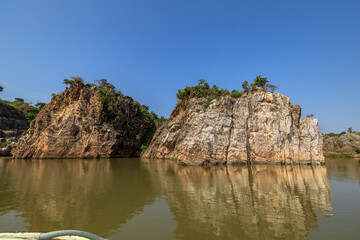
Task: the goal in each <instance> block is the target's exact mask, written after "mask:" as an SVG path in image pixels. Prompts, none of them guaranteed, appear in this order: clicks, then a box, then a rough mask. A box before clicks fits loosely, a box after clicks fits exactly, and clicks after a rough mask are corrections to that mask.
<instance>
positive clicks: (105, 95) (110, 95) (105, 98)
mask: <svg viewBox="0 0 360 240" xmlns="http://www.w3.org/2000/svg"><path fill="white" fill-rule="evenodd" d="M97 95H98V99H97V100H98V101H99V102H102V103H105V102H108V103H109V102H113V101H115V99H116V98H115V94H114V92H113V91H111V90H108V89H102V88H100V89H98V91H97Z"/></svg>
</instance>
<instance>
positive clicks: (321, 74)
mask: <svg viewBox="0 0 360 240" xmlns="http://www.w3.org/2000/svg"><path fill="white" fill-rule="evenodd" d="M359 11H360V1H358V0H356V1H346V0H342V1H331V0H326V1H316V0H312V1H295V0H286V1H285V0H284V1H277V0H266V1H265V0H264V1H260V0H254V1H250V0H249V1H225V0H224V1H220V0H219V1H211V0H206V1H197V0H192V1H187V0H181V1H180V0H159V1H157V0H153V1H138V0H131V1H127V0H121V1H120V0H119V1H111V0H106V1H103V0H99V1H91V0H58V1H54V0H43V1H37V0H32V1H28V0H24V1H21V0H1V1H0V85H2V86H3V87H4V92H2V93H0V97H1V98H2V99H8V100H12V99H14V98H15V97H22V98H24V99H25V100H26V101H30V102H33V103H36V102H37V101H42V102H49V101H50V98H51V96H50V95H51V93H58V92H61V91H62V90H63V89H64V86H63V85H62V80H63V79H64V78H69V77H70V76H81V77H83V78H84V79H85V81H87V82H92V81H93V80H95V79H99V78H106V79H108V81H109V82H111V83H113V84H114V85H115V86H116V87H117V88H118V89H119V90H121V91H122V92H123V93H124V94H126V95H129V96H131V97H133V98H134V99H136V100H138V101H139V102H140V103H142V104H145V105H148V106H149V107H150V110H152V111H154V112H155V113H157V114H158V115H163V116H168V115H169V114H170V113H171V110H172V109H173V107H174V106H175V104H176V96H175V94H176V92H177V89H179V88H184V87H185V86H186V85H195V84H196V83H197V80H198V79H200V78H205V79H206V80H207V81H208V82H210V83H212V84H216V85H218V86H220V87H223V88H227V89H229V90H232V89H241V83H242V82H243V81H244V80H247V81H252V80H253V79H254V78H255V76H256V75H260V74H261V75H262V76H266V77H268V79H269V80H270V82H271V83H273V84H275V85H277V86H279V92H281V93H283V94H285V95H287V96H289V97H290V98H291V100H292V103H293V104H299V105H300V106H301V107H302V109H303V115H306V114H309V113H313V114H314V115H315V118H318V119H319V127H320V130H321V131H322V132H323V133H327V132H340V131H344V130H347V128H348V127H353V128H354V130H357V131H360V111H359V102H360V101H359V100H360V80H359V79H358V77H359V76H360V31H359V29H360V14H359Z"/></svg>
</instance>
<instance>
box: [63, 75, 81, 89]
mask: <svg viewBox="0 0 360 240" xmlns="http://www.w3.org/2000/svg"><path fill="white" fill-rule="evenodd" d="M83 83H84V80H83V79H82V78H81V77H79V76H78V77H71V79H64V80H63V84H65V85H70V87H72V86H75V85H79V84H83Z"/></svg>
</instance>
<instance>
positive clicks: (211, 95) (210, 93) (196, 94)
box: [176, 75, 277, 108]
mask: <svg viewBox="0 0 360 240" xmlns="http://www.w3.org/2000/svg"><path fill="white" fill-rule="evenodd" d="M241 86H242V88H243V89H244V92H247V91H248V90H249V87H250V86H254V87H255V86H256V87H261V88H262V89H263V90H264V91H266V90H268V91H270V92H272V93H273V92H275V91H276V90H277V86H275V85H272V84H270V83H269V81H268V80H267V78H264V77H261V75H259V76H257V77H256V78H255V79H254V82H253V83H252V84H251V85H250V86H249V83H248V81H244V82H243V83H242V85H241ZM241 95H242V92H240V91H238V90H233V91H232V92H231V93H230V92H229V91H228V90H227V89H223V88H219V87H218V86H216V85H213V86H212V87H210V85H209V83H207V82H206V81H205V79H200V80H198V85H196V86H193V87H188V86H186V87H185V88H184V89H179V90H178V92H177V94H176V97H177V99H178V100H179V101H182V100H186V99H191V98H202V97H206V98H207V103H206V106H209V104H210V102H211V101H212V100H214V99H217V98H219V97H221V96H230V97H231V98H239V97H241ZM185 108H186V105H185Z"/></svg>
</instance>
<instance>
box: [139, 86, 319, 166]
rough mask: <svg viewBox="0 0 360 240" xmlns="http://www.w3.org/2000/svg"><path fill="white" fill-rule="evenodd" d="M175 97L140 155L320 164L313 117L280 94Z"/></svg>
mask: <svg viewBox="0 0 360 240" xmlns="http://www.w3.org/2000/svg"><path fill="white" fill-rule="evenodd" d="M183 105H184V103H183V102H178V104H177V106H176V107H175V109H174V112H173V113H172V115H171V116H170V118H169V120H168V121H166V122H164V123H163V125H162V126H161V127H160V128H158V130H157V131H156V133H155V135H154V137H153V140H152V142H151V144H150V146H149V147H148V148H147V150H146V152H144V153H143V154H142V157H143V158H169V159H176V160H178V162H179V163H183V164H188V165H203V164H219V163H223V164H228V163H241V162H252V163H265V162H266V163H323V162H324V156H323V153H322V135H321V133H320V132H319V130H318V127H317V125H318V121H317V120H316V119H312V118H305V119H301V118H300V116H301V108H300V106H298V105H291V102H290V99H289V98H288V97H287V96H284V95H282V94H279V93H269V92H265V91H254V92H249V93H246V94H243V95H242V96H241V97H240V98H238V99H232V98H230V97H228V96H225V97H221V98H220V99H219V100H217V99H215V100H213V101H211V102H210V105H209V106H208V107H206V99H205V98H199V99H191V100H189V102H188V103H187V108H186V110H180V107H181V106H183Z"/></svg>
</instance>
